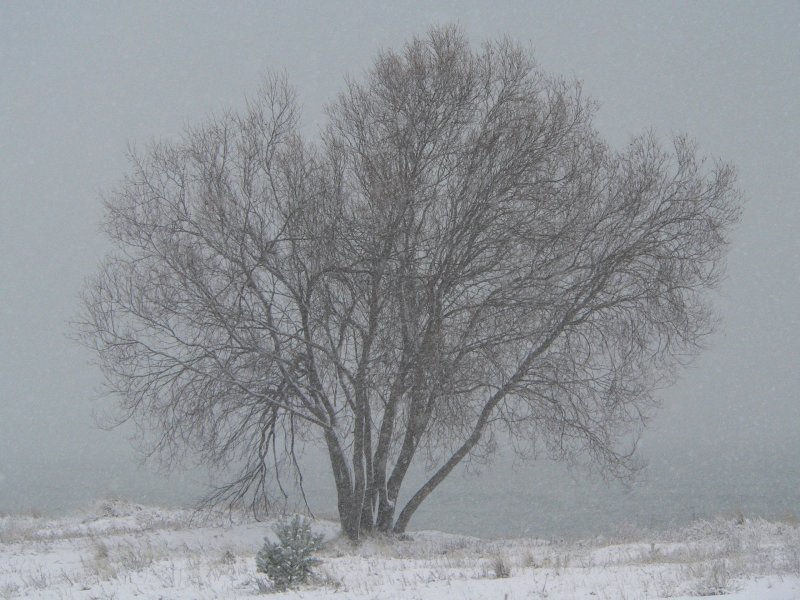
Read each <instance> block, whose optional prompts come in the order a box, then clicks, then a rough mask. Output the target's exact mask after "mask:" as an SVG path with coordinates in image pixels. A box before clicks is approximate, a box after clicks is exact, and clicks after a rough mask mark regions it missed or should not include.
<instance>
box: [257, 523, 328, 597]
mask: <svg viewBox="0 0 800 600" xmlns="http://www.w3.org/2000/svg"><path fill="white" fill-rule="evenodd" d="M275 534H276V535H277V536H278V540H280V541H279V543H277V544H276V543H273V542H270V541H269V540H268V539H265V540H264V546H263V547H262V548H261V550H260V551H259V553H258V555H257V556H256V570H257V571H258V572H259V573H266V574H267V576H268V577H269V578H270V580H271V581H272V583H273V585H274V586H275V588H276V589H278V590H285V589H288V588H290V587H292V586H294V585H295V584H297V583H303V582H305V581H306V579H307V578H308V576H309V575H310V574H311V568H312V567H314V566H316V565H318V564H320V562H321V561H320V560H319V559H317V558H314V557H313V556H311V555H312V554H313V553H314V552H316V551H318V550H320V549H321V548H322V538H323V536H322V535H315V534H313V533H311V523H310V522H309V521H308V520H307V519H304V518H302V517H299V516H297V515H295V516H294V518H292V519H291V520H289V521H282V522H280V523H279V524H278V525H277V526H276V527H275Z"/></svg>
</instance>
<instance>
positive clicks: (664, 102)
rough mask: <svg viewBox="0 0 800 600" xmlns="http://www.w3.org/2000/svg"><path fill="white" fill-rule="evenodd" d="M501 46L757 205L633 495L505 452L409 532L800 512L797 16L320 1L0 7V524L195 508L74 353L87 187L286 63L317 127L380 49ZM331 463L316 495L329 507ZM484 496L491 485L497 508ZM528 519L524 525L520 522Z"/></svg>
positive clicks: (617, 134) (443, 497)
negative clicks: (116, 414)
mask: <svg viewBox="0 0 800 600" xmlns="http://www.w3.org/2000/svg"><path fill="white" fill-rule="evenodd" d="M449 22H455V23H458V24H460V25H461V26H462V27H463V29H464V30H465V31H466V33H467V34H468V35H469V36H470V38H471V39H472V41H473V43H475V44H479V43H481V42H482V41H483V40H485V39H489V38H495V37H498V36H502V35H508V36H510V37H512V38H514V39H516V40H519V41H522V42H524V43H528V42H529V43H530V44H531V45H532V47H533V48H534V50H535V52H536V55H537V57H538V60H539V61H540V63H541V65H542V66H543V67H544V68H545V69H546V70H548V71H551V72H554V73H559V74H563V75H565V76H568V77H576V78H578V79H580V80H582V81H583V82H584V90H585V93H587V94H588V95H590V96H592V97H593V98H595V99H596V100H597V101H598V102H599V105H600V109H599V113H598V116H597V120H596V122H597V124H598V127H599V128H600V130H601V132H602V133H603V134H604V135H605V137H606V139H607V140H608V141H609V142H610V143H611V144H612V146H615V147H621V146H622V145H624V144H625V143H626V141H627V139H628V138H629V137H630V136H632V135H633V134H635V133H638V132H641V131H642V130H644V129H646V128H652V129H653V130H654V131H655V132H656V133H657V134H658V135H659V136H660V137H661V138H669V137H670V136H671V135H673V134H676V133H683V132H685V133H688V134H689V135H690V136H692V137H693V138H694V139H695V140H696V141H697V142H698V145H699V147H700V149H701V151H702V152H703V153H705V154H707V155H708V156H709V157H711V160H714V159H715V158H717V157H720V158H722V159H723V160H725V161H729V162H732V163H733V164H735V165H736V166H737V167H738V168H739V172H740V187H741V189H742V190H743V191H744V193H745V196H746V198H747V204H746V205H745V212H744V216H743V220H742V223H741V225H740V226H739V227H738V229H737V230H736V232H735V234H734V237H733V245H732V248H731V252H730V258H729V274H728V277H727V279H726V281H725V283H724V285H723V287H722V288H721V290H720V292H719V293H718V294H717V295H716V297H715V301H716V304H717V307H718V309H719V314H720V316H721V318H722V321H721V326H720V329H719V332H718V333H717V334H716V335H715V336H714V337H713V338H712V339H710V340H709V349H708V351H707V352H705V354H703V355H702V357H701V358H700V359H699V360H698V361H697V362H696V363H695V364H694V365H693V366H692V367H691V368H689V369H687V370H686V371H684V372H683V374H682V376H681V378H680V381H679V383H678V384H677V385H676V386H674V387H672V388H670V389H668V390H665V391H664V392H663V393H662V394H661V398H662V400H663V405H664V406H663V409H662V410H661V411H660V412H659V413H658V414H657V415H656V417H655V418H654V419H653V421H652V423H651V427H650V429H649V430H648V431H647V432H646V434H645V435H644V438H643V439H642V445H641V452H642V456H643V457H644V458H645V459H647V460H648V461H649V463H650V465H651V466H650V469H649V470H647V471H645V473H644V475H643V479H642V480H641V481H640V482H639V483H638V484H636V485H635V487H634V489H633V491H631V492H630V493H627V494H626V493H624V492H623V490H621V488H620V487H619V486H617V485H614V484H612V485H611V486H610V487H607V486H606V485H605V484H602V483H599V482H596V481H588V480H585V479H583V478H582V477H581V474H580V472H575V473H572V474H569V473H568V472H567V471H566V470H565V469H563V468H560V467H554V466H552V465H548V464H534V465H520V466H518V470H517V472H516V473H515V474H511V471H512V461H511V460H510V459H509V458H508V457H501V458H500V459H499V460H498V462H497V463H496V464H495V466H494V468H489V469H485V473H484V475H483V476H478V475H475V476H468V477H467V478H464V477H462V476H461V475H458V474H457V475H455V476H454V479H453V480H452V481H449V482H447V483H446V484H445V485H443V486H442V489H441V490H437V492H435V493H434V495H432V496H431V498H430V500H429V501H428V504H427V505H424V506H423V508H422V509H421V510H420V512H419V516H418V518H417V520H416V521H415V522H414V523H413V525H414V526H416V527H438V528H444V529H449V530H453V531H462V532H472V533H479V534H481V535H511V534H514V533H520V534H521V533H530V534H536V533H539V534H542V533H546V534H548V535H558V534H559V532H561V533H563V534H565V535H568V534H580V533H586V532H597V531H603V530H606V529H608V528H611V527H613V526H615V525H618V524H620V523H622V522H624V521H630V522H636V523H639V524H643V525H656V526H658V525H662V524H667V523H669V522H671V521H680V520H686V519H688V518H691V515H692V514H698V515H708V514H711V513H714V512H720V511H722V512H725V511H728V512H732V511H735V510H739V509H740V510H742V511H744V512H745V513H746V514H747V513H749V514H765V515H768V516H776V515H781V514H786V513H790V512H794V513H795V514H796V515H800V397H799V396H798V395H799V392H798V390H800V369H798V363H799V362H800V361H799V360H798V358H799V357H800V266H799V265H800V235H798V232H800V201H799V200H800V198H798V190H800V143H798V140H800V102H798V98H800V4H798V3H796V2H783V3H780V2H771V3H762V2H753V3H733V2H726V3H717V2H705V3H696V4H695V3H691V4H690V3H681V4H677V3H659V4H655V3H647V4H640V3H634V2H630V3H611V4H607V3H602V4H601V3H594V2H585V3H583V2H571V3H568V4H566V5H562V3H560V2H553V3H535V2H527V1H520V2H505V3H503V2H500V3H496V2H491V3H489V2H485V3H477V2H419V3H403V2H395V3H376V2H361V3H359V2H337V3H327V2H321V1H320V2H309V3H291V4H290V3H281V2H274V3H268V2H264V3H244V2H237V3H218V2H205V3H204V2H191V3H186V4H183V3H177V2H175V3H169V4H162V3H147V2H122V3H113V4H112V3H100V4H88V3H82V4H76V5H65V4H61V3H49V4H29V3H25V2H6V3H3V4H2V5H0V73H2V84H0V184H1V185H0V511H2V510H24V509H29V508H38V509H42V510H54V511H58V510H67V509H71V508H74V507H76V506H79V505H81V504H85V503H86V502H89V501H91V500H92V499H93V498H96V497H98V496H103V495H122V496H127V497H131V498H134V499H136V500H139V501H146V502H162V503H170V504H178V503H187V502H190V501H191V500H192V499H194V498H195V497H196V496H197V495H198V494H199V493H200V492H201V491H202V489H203V486H204V485H205V483H206V476H205V474H204V473H203V472H202V471H200V470H196V469H195V470H187V471H181V472H176V473H174V474H172V475H169V476H166V475H164V474H159V473H158V472H157V471H156V469H155V468H154V467H141V466H139V465H138V460H139V456H138V455H137V454H136V453H135V451H134V450H133V449H132V447H131V445H130V443H129V441H128V439H127V438H128V436H129V435H130V434H131V431H130V429H126V428H122V429H119V430H115V431H110V432H109V431H102V430H100V429H98V428H97V427H96V426H95V413H101V414H102V413H103V412H105V411H107V410H108V409H109V408H110V407H113V403H111V402H110V401H109V400H107V399H103V400H96V399H95V398H96V397H97V391H98V390H99V385H100V376H99V371H98V370H97V368H96V367H94V366H92V365H91V364H90V361H91V359H92V357H91V356H90V355H89V354H88V353H87V352H86V351H85V350H84V349H82V348H80V347H77V346H76V345H75V344H74V343H73V342H71V341H70V340H69V339H68V335H69V332H70V328H69V324H68V322H69V320H70V319H71V318H73V317H74V316H75V315H76V314H77V312H78V310H79V306H78V294H79V292H80V289H81V285H82V281H83V279H84V278H85V277H86V276H88V275H90V274H91V273H92V272H93V271H94V269H95V268H96V266H97V263H98V262H99V260H100V258H101V257H102V255H103V253H104V252H105V251H106V249H107V242H106V240H104V239H103V238H102V236H101V235H100V234H99V233H98V223H99V222H100V220H101V218H102V210H101V201H100V193H101V192H102V191H103V190H108V189H110V188H111V187H113V186H114V184H115V183H116V182H117V181H118V180H119V179H120V178H121V177H122V176H123V175H124V173H125V171H126V168H127V163H126V159H125V151H126V145H127V144H128V143H135V144H138V145H145V144H147V143H148V142H149V141H150V140H152V139H156V138H161V137H166V138H168V137H173V136H176V135H177V134H179V132H180V131H181V129H182V127H183V126H184V125H185V124H188V123H193V122H199V121H202V120H203V119H204V117H206V116H207V115H209V114H210V113H212V112H215V111H217V112H218V111H221V110H224V109H226V108H237V107H241V106H242V105H243V101H244V98H245V96H246V94H248V93H251V92H253V91H254V90H255V89H256V88H257V86H258V84H259V81H260V78H261V77H262V75H263V74H264V73H266V72H267V71H268V70H278V71H285V72H286V74H287V75H288V77H289V80H290V81H291V82H292V83H293V84H294V85H295V86H296V87H297V89H298V91H299V95H300V98H301V101H302V103H303V106H304V114H305V117H306V121H305V123H306V131H307V132H309V133H312V134H313V133H314V132H315V131H316V130H317V127H318V126H319V124H320V123H321V122H322V118H323V117H322V114H323V107H324V104H325V103H326V102H328V101H330V100H331V99H333V98H334V96H335V94H336V93H337V92H338V91H339V90H340V89H342V85H343V82H344V78H345V76H346V75H348V74H350V75H351V76H353V77H359V76H360V74H361V73H362V72H363V71H364V69H366V68H367V67H368V66H369V64H370V62H371V60H372V58H373V57H374V56H375V54H376V52H377V51H378V50H379V49H380V48H382V47H389V46H391V47H397V46H400V45H401V44H402V43H403V42H405V41H406V40H408V39H409V38H410V37H411V36H413V35H415V34H423V33H424V32H425V31H426V29H427V28H428V27H429V26H430V25H432V24H440V23H449ZM325 477H326V475H325V473H324V471H322V472H319V473H318V474H317V475H316V476H315V477H313V478H311V480H310V481H309V489H310V490H311V491H312V492H313V493H312V501H313V502H314V503H316V506H318V507H321V508H323V509H324V510H329V509H330V507H332V506H333V502H332V500H331V499H330V497H329V495H328V492H327V491H326V490H328V489H329V488H326V484H325V481H326V479H325ZM488 491H491V494H490V493H488ZM520 521H521V522H522V523H523V525H522V526H520Z"/></svg>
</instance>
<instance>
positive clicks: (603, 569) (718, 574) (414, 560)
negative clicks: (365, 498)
mask: <svg viewBox="0 0 800 600" xmlns="http://www.w3.org/2000/svg"><path fill="white" fill-rule="evenodd" d="M315 528H316V529H317V530H319V531H321V532H323V533H324V534H325V536H326V538H327V539H328V543H327V546H326V549H325V550H324V552H323V553H322V554H321V558H322V561H323V563H322V565H321V566H320V567H318V568H317V570H316V575H315V580H314V581H313V582H311V583H309V584H306V585H304V586H302V587H301V588H299V589H298V590H294V591H290V592H285V593H283V594H278V593H276V594H273V595H271V596H270V598H275V599H276V600H277V599H278V598H283V597H286V598H301V599H312V598H313V599H319V598H343V599H344V598H347V599H348V600H350V599H353V600H357V599H358V600H360V599H363V600H367V599H370V600H371V599H375V598H378V599H382V600H383V599H395V598H396V599H409V600H410V599H421V600H422V599H424V600H451V599H452V600H455V599H462V598H464V599H466V598H474V599H478V598H485V599H487V600H489V599H491V600H503V599H508V600H511V599H517V598H518V599H523V598H524V599H535V598H542V599H544V598H546V599H548V600H556V599H570V600H572V599H580V598H585V599H588V600H599V599H602V598H608V599H625V600H633V599H635V598H696V597H699V596H703V595H709V596H710V595H716V597H721V598H737V599H740V600H745V599H747V600H750V599H753V600H768V599H775V600H797V599H800V528H798V524H797V523H792V522H767V521H763V520H739V521H738V522H737V521H732V520H717V521H713V522H707V521H701V522H697V523H695V524H693V525H692V526H690V527H688V528H685V529H682V530H680V531H674V532H666V533H665V532H660V533H649V534H646V533H636V534H633V533H628V534H626V535H621V536H618V537H617V538H614V539H608V538H605V539H604V538H596V539H592V540H585V541H580V542H559V541H552V540H550V541H544V540H529V539H520V540H481V539H478V538H470V537H464V536H455V535H449V534H444V533H439V532H414V533H411V534H410V535H409V536H404V537H403V539H392V540H369V541H367V542H365V543H363V544H361V545H360V546H358V547H353V546H351V545H350V544H349V543H347V542H346V541H345V540H343V539H341V538H339V537H338V526H337V525H336V524H334V523H331V522H325V521H318V522H316V524H315ZM265 536H270V537H272V532H271V530H270V528H269V524H266V523H255V522H252V521H248V520H246V519H244V518H241V517H236V518H234V519H231V518H230V517H229V516H227V515H225V516H220V515H200V516H198V515H193V513H191V512H188V511H175V510H165V509H159V508H153V507H147V506H140V505H133V504H129V503H125V502H119V501H105V502H101V503H98V504H97V505H96V506H95V507H94V508H93V509H92V510H91V511H87V512H85V513H83V514H79V515H74V516H71V517H68V518H61V519H55V520H53V519H45V518H37V517H32V516H5V517H0V599H5V598H31V599H34V598H42V599H48V600H49V599H59V600H61V599H66V598H81V599H86V600H90V599H98V600H99V599H115V600H123V599H127V598H153V599H157V598H161V599H164V600H167V599H175V600H178V599H190V598H191V599H203V598H248V597H255V596H258V595H260V594H264V593H267V592H269V591H270V583H269V581H268V579H267V578H266V577H265V576H264V575H262V574H259V573H256V570H255V561H254V557H255V554H256V552H257V551H258V549H259V548H260V547H261V544H262V541H263V538H264V537H265ZM498 575H501V576H498ZM502 575H507V576H502Z"/></svg>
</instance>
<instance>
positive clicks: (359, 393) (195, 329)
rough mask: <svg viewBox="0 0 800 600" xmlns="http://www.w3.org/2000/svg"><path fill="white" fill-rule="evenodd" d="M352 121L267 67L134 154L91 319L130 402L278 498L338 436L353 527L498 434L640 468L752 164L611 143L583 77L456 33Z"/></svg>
mask: <svg viewBox="0 0 800 600" xmlns="http://www.w3.org/2000/svg"><path fill="white" fill-rule="evenodd" d="M328 116H329V125H328V126H327V128H326V129H325V130H324V131H323V133H322V135H321V136H320V139H319V141H318V142H316V143H309V142H307V141H304V140H303V139H302V138H301V137H300V135H299V134H298V133H297V123H298V111H297V108H296V104H295V98H294V94H293V92H292V91H291V89H290V88H289V87H288V85H287V84H286V83H285V81H283V80H282V79H281V78H271V79H269V80H268V81H267V82H266V84H265V86H264V87H263V89H262V91H261V92H260V94H259V95H258V96H257V97H255V98H252V99H251V100H250V101H249V102H248V104H247V108H246V110H245V111H243V113H242V114H227V115H225V116H223V117H220V118H216V119H214V120H212V121H211V122H210V123H208V124H206V125H204V126H202V127H199V128H196V129H190V130H188V131H187V132H186V133H185V135H184V136H183V137H182V138H181V139H180V140H178V141H176V142H174V143H161V144H156V145H154V146H152V147H151V148H149V149H148V150H147V151H146V153H145V154H144V155H143V156H142V155H136V154H133V155H132V156H131V165H132V169H131V172H130V174H129V175H128V177H127V178H126V179H125V180H124V181H123V182H122V184H121V185H120V186H119V187H118V188H117V189H116V190H115V191H113V192H112V193H110V194H109V195H108V197H107V199H106V204H107V219H106V222H105V228H106V231H107V233H108V235H109V236H110V237H111V239H112V240H113V241H114V243H115V247H116V250H115V251H114V252H113V253H112V254H110V255H109V256H108V257H107V259H106V260H105V262H104V264H103V266H102V267H101V269H100V272H99V273H98V274H97V275H96V276H95V277H94V279H92V280H91V282H90V283H89V284H88V285H87V289H86V291H85V307H86V313H85V319H84V321H83V324H82V331H83V334H84V339H85V340H86V342H87V343H89V344H90V345H91V346H92V347H93V348H94V349H95V350H96V351H97V353H98V355H99V358H100V363H101V365H102V368H103V370H104V372H105V374H106V376H107V381H108V384H109V386H110V390H111V391H113V392H115V393H116V394H118V396H119V398H120V400H121V407H122V412H121V418H122V420H125V419H134V420H135V421H136V422H137V423H139V424H140V425H141V426H142V427H143V428H144V429H145V430H146V431H151V432H157V433H158V435H157V437H156V438H155V442H154V444H153V446H152V448H151V449H152V450H153V451H154V452H158V453H159V454H160V455H161V456H163V457H166V458H167V459H168V460H170V459H173V458H175V457H178V456H180V455H181V454H182V453H184V452H187V451H188V452H190V453H192V454H193V455H195V456H199V457H200V458H201V459H203V460H205V461H206V462H208V463H209V464H211V465H216V466H220V467H223V468H226V469H229V470H230V471H229V473H228V475H229V479H228V481H227V483H226V485H224V486H222V487H220V488H219V489H217V490H215V491H214V493H213V494H212V495H211V496H210V497H209V500H210V501H212V502H227V503H230V504H238V503H249V505H250V506H251V507H252V508H254V509H258V508H264V507H266V505H267V503H268V501H269V490H270V489H272V486H273V485H274V483H275V482H277V483H278V485H279V486H280V485H281V474H282V473H287V472H291V473H294V474H295V476H297V477H300V478H301V483H302V472H301V470H300V468H299V464H298V462H297V459H296V457H297V449H298V448H299V447H301V446H302V445H303V444H307V443H321V444H322V445H323V447H324V448H325V449H326V450H327V454H328V456H329V457H330V467H331V471H332V473H333V477H334V480H335V484H336V491H337V494H338V508H339V514H340V517H341V523H342V528H343V530H344V532H345V533H346V534H347V535H348V536H349V537H350V538H352V539H357V538H358V537H359V536H360V535H362V534H364V533H368V532H370V531H373V530H379V531H382V532H402V531H403V530H405V528H406V526H407V525H408V523H409V520H410V519H411V517H412V515H413V514H414V511H415V510H416V509H417V507H418V506H419V505H420V503H421V502H423V501H424V500H425V498H426V497H427V496H428V495H429V494H430V493H431V492H432V491H433V490H434V489H435V488H436V487H437V485H438V484H439V483H441V481H442V480H443V479H444V478H445V477H447V475H448V474H449V473H450V472H451V471H452V470H453V469H454V467H456V465H458V464H459V463H460V462H461V461H462V460H464V459H465V458H467V457H470V456H476V455H479V454H481V453H487V452H490V451H491V450H492V447H493V440H494V439H496V438H497V437H498V436H506V437H510V438H511V439H512V440H513V441H514V443H515V445H516V447H517V448H519V449H520V450H537V449H545V450H547V451H549V452H550V453H551V454H552V455H554V456H556V457H560V458H581V457H588V458H589V459H591V461H592V462H593V463H594V464H596V465H599V466H600V467H602V468H603V469H604V470H605V471H607V472H610V473H616V474H624V473H626V472H627V471H628V470H629V469H630V468H631V465H632V462H631V452H632V449H633V447H634V446H635V440H636V436H637V435H638V432H639V431H640V430H641V427H642V426H643V423H644V422H645V419H646V417H647V415H648V414H649V412H650V408H651V407H652V406H653V404H654V401H653V393H654V391H655V390H656V389H657V388H658V387H659V386H661V385H665V384H667V383H669V382H670V381H671V380H672V379H673V376H674V373H675V370H676V367H678V366H680V365H681V364H683V363H685V362H686V361H688V360H689V359H690V358H691V357H692V356H694V355H695V354H696V353H697V351H698V350H699V349H700V346H701V342H702V340H703V338H704V337H705V336H706V335H707V334H708V333H709V332H710V331H711V329H712V325H713V318H712V313H711V311H710V308H709V306H708V305H707V302H706V300H705V298H704V293H705V292H706V291H707V289H708V288H709V287H711V286H713V285H714V284H715V283H716V282H717V281H718V279H719V277H720V273H721V268H722V265H723V253H724V250H725V248H726V235H727V231H728V230H729V228H730V227H731V225H732V224H734V223H735V221H736V220H737V218H738V215H739V197H738V194H737V192H736V190H735V187H734V179H735V176H734V172H733V169H732V168H731V167H730V166H727V165H724V164H712V165H706V164H705V162H704V161H703V160H702V159H700V158H698V157H697V154H696V150H695V148H694V146H693V145H692V144H691V143H689V142H688V141H687V140H686V139H683V138H678V139H676V140H674V142H673V144H672V146H671V147H670V148H669V149H664V148H662V147H661V146H660V145H659V143H658V142H657V141H656V140H655V139H654V136H653V135H651V134H646V135H643V136H640V137H637V138H635V139H633V141H631V143H630V144H629V145H628V147H627V148H626V149H625V150H623V151H621V152H615V151H612V150H610V149H609V148H608V147H607V145H606V144H605V143H604V142H603V141H602V140H601V139H600V138H599V136H598V134H597V133H596V131H595V130H594V129H593V127H592V116H593V107H592V105H591V103H590V102H588V101H587V100H586V99H585V98H584V97H583V96H582V94H581V88H580V86H579V85H578V84H576V83H573V82H568V81H565V80H562V79H560V78H557V77H553V76H549V75H547V74H544V73H543V72H542V71H541V70H540V69H539V68H538V67H537V66H536V64H535V63H534V61H533V59H532V58H531V56H530V53H529V52H528V51H527V50H526V49H524V48H521V47H519V46H517V45H515V44H513V43H511V42H509V41H499V42H496V43H491V44H486V45H485V46H484V47H483V48H482V49H481V50H480V51H474V50H472V49H471V48H470V46H469V44H468V43H467V41H466V40H465V39H464V36H463V35H462V34H461V33H460V32H459V31H458V30H456V29H453V28H443V29H433V30H432V31H431V32H429V34H428V35H427V37H425V38H421V39H414V40H413V41H412V42H410V43H409V44H407V45H406V46H405V48H404V49H403V50H402V52H399V53H398V52H393V51H387V52H384V53H382V54H381V55H380V56H379V57H378V58H377V60H376V61H375V64H374V66H373V67H372V69H371V70H370V71H369V72H368V73H367V74H366V75H365V77H364V78H363V80H361V81H351V82H350V83H349V84H348V86H347V89H346V91H345V92H344V93H342V94H341V95H340V96H339V98H338V99H337V100H336V101H335V102H334V103H333V104H332V105H331V106H330V107H329V109H328ZM415 461H418V462H419V461H424V462H425V464H426V467H427V473H428V474H429V478H428V480H427V481H426V482H425V483H424V484H423V485H422V487H420V488H419V489H418V490H416V491H415V492H414V493H413V494H411V496H410V500H409V501H408V502H407V503H406V504H405V505H404V506H402V507H400V506H398V505H397V500H398V496H399V493H400V489H401V487H402V485H403V482H404V479H405V477H406V474H407V473H408V471H409V468H410V466H411V465H412V464H413V463H414V462H415ZM234 466H235V468H236V471H235V472H233V469H234Z"/></svg>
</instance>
